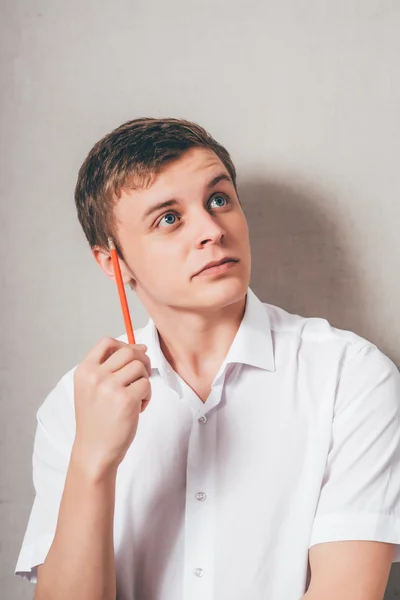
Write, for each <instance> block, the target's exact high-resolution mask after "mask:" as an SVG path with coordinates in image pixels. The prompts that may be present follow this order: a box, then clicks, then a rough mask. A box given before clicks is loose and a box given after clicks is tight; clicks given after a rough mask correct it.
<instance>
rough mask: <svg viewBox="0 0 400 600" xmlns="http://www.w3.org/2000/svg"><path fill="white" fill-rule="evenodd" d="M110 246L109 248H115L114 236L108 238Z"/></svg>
mask: <svg viewBox="0 0 400 600" xmlns="http://www.w3.org/2000/svg"><path fill="white" fill-rule="evenodd" d="M108 248H109V250H115V244H114V242H113V239H112V237H109V238H108Z"/></svg>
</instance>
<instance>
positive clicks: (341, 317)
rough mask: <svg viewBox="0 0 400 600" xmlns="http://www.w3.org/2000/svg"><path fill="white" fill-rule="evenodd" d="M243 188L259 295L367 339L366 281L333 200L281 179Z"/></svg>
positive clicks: (253, 283)
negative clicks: (361, 278) (362, 279)
mask: <svg viewBox="0 0 400 600" xmlns="http://www.w3.org/2000/svg"><path fill="white" fill-rule="evenodd" d="M238 188H239V196H240V201H241V203H242V205H243V210H244V212H245V214H246V217H247V221H248V224H249V229H250V240H251V248H252V277H251V283H250V286H251V287H252V289H253V290H254V292H255V293H256V294H257V295H258V296H259V298H260V299H261V300H262V301H263V302H267V303H269V304H274V305H276V306H280V307H282V308H284V309H285V310H287V311H289V312H291V313H295V314H299V315H302V316H304V317H323V318H325V319H328V321H329V322H330V323H331V324H332V325H333V326H334V327H339V328H340V329H349V330H351V331H354V332H355V333H358V334H359V335H361V336H363V337H367V332H368V326H367V318H366V317H367V315H365V314H364V312H363V302H362V289H361V288H362V286H361V282H360V281H359V279H358V276H357V272H356V271H355V269H354V267H353V266H352V261H351V249H350V248H349V247H347V245H346V241H345V239H344V236H341V231H340V222H339V220H338V217H337V216H335V214H333V212H332V208H331V206H332V203H331V202H329V203H328V202H327V201H326V200H325V199H324V198H323V197H321V195H320V194H318V193H316V192H315V191H314V190H313V189H311V188H305V187H299V186H298V185H297V184H296V186H294V185H292V184H290V183H285V182H284V181H279V180H256V181H254V180H252V181H251V182H246V181H243V182H242V183H241V184H239V185H238ZM367 339H368V338H367ZM371 341H372V340H371Z"/></svg>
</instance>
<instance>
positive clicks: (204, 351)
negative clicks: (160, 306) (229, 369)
mask: <svg viewBox="0 0 400 600" xmlns="http://www.w3.org/2000/svg"><path fill="white" fill-rule="evenodd" d="M245 306H246V296H244V297H243V298H241V299H240V300H239V301H237V302H234V303H233V304H230V305H229V306H225V307H223V308H221V309H219V310H218V311H215V312H213V313H207V314H206V315H205V314H196V313H192V312H185V311H178V312H173V313H172V314H165V313H164V312H163V313H159V314H157V315H156V316H155V317H153V320H154V324H155V326H156V328H157V330H158V334H159V339H160V346H161V350H162V352H163V354H164V356H165V358H166V359H167V361H168V362H169V364H170V365H171V367H172V368H173V369H174V371H175V372H176V373H178V374H179V375H180V376H181V377H182V378H183V379H185V381H188V380H189V381H196V380H201V379H203V380H205V381H210V384H211V382H212V381H213V379H214V377H215V375H216V374H217V372H218V370H219V368H220V366H221V364H222V363H223V361H224V359H225V357H226V355H227V354H228V351H229V348H230V347H231V345H232V342H233V340H234V338H235V336H236V333H237V331H238V329H239V326H240V323H241V321H242V319H243V315H244V311H245Z"/></svg>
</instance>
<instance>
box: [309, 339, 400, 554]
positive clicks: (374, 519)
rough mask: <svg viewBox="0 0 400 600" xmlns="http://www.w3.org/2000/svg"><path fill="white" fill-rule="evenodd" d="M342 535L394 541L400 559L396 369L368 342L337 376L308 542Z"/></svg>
mask: <svg viewBox="0 0 400 600" xmlns="http://www.w3.org/2000/svg"><path fill="white" fill-rule="evenodd" d="M345 540H369V541H378V542H386V543H391V544H395V556H394V561H395V562H399V561H400V373H399V371H398V369H397V367H396V366H395V365H394V364H393V362H392V361H391V360H390V359H389V358H388V357H387V356H386V355H384V354H383V353H382V352H381V351H380V350H379V349H378V348H377V347H376V346H374V345H373V344H369V343H368V344H366V345H364V346H362V347H361V348H360V349H359V350H358V351H357V352H356V354H355V355H354V356H353V358H351V359H350V360H349V362H348V363H347V366H345V367H344V370H343V374H342V377H341V378H340V380H339V382H338V386H337V393H336V402H335V408H334V415H333V423H332V439H331V446H330V451H329V455H328V459H327V463H326V468H325V474H324V479H323V483H322V488H321V493H320V497H319V502H318V507H317V511H316V514H315V519H314V524H313V529H312V535H311V540H310V547H311V546H313V545H314V544H318V543H321V542H332V541H345Z"/></svg>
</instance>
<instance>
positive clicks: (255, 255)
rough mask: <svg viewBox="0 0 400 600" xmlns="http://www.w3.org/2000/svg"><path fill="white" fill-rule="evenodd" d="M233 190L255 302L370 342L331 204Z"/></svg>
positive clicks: (269, 191) (250, 185)
mask: <svg viewBox="0 0 400 600" xmlns="http://www.w3.org/2000/svg"><path fill="white" fill-rule="evenodd" d="M238 188H239V196H240V201H241V203H242V205H243V210H244V212H245V214H246V217H247V221H248V224H249V229H250V240H251V248H252V277H251V282H250V287H251V288H252V289H253V290H254V292H255V293H256V294H257V296H258V297H259V298H260V300H262V301H263V302H267V303H269V304H274V305H276V306H280V307H282V308H284V309H285V310H287V311H289V312H291V313H295V314H299V315H302V316H305V317H323V318H325V319H327V320H328V321H329V322H330V323H331V325H333V326H334V327H339V328H340V329H349V330H350V331H354V332H355V333H358V335H361V336H363V337H365V338H366V339H369V340H370V341H372V342H373V339H371V338H372V335H371V333H372V330H371V328H370V327H368V323H367V321H368V318H367V314H366V313H365V312H364V310H363V292H362V282H361V280H360V279H359V277H358V275H357V272H356V270H355V268H354V267H353V265H352V259H351V248H349V247H348V246H347V244H346V240H345V239H344V236H341V230H340V221H339V219H338V217H337V215H335V214H333V212H332V208H331V206H332V203H331V202H329V203H328V202H327V201H326V199H325V198H324V197H322V196H321V195H320V194H319V193H316V192H315V191H314V190H313V189H312V188H305V187H300V186H298V185H296V186H294V185H292V184H290V183H286V182H284V181H280V180H276V179H275V180H256V181H254V180H252V181H251V182H248V181H243V182H242V183H240V184H239V185H238ZM399 589H400V563H395V564H394V565H393V566H392V570H391V574H390V579H389V583H388V587H387V590H386V594H385V600H392V598H393V599H394V598H397V597H398V595H400V591H399Z"/></svg>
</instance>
